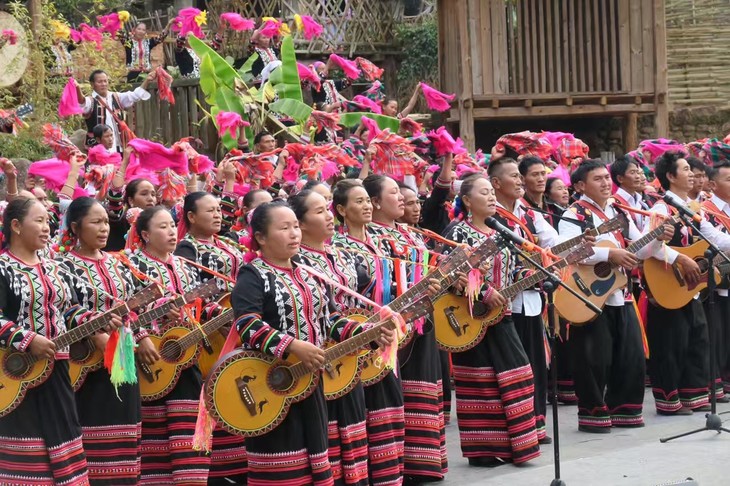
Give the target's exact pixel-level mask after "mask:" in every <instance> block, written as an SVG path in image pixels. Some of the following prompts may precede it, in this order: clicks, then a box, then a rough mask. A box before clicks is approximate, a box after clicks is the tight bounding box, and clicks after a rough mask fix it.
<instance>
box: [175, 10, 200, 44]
mask: <svg viewBox="0 0 730 486" xmlns="http://www.w3.org/2000/svg"><path fill="white" fill-rule="evenodd" d="M201 13H202V12H201V11H200V10H199V9H197V8H193V7H188V8H184V9H182V10H180V12H178V15H177V17H175V20H174V21H173V23H172V30H174V31H176V32H179V33H180V36H181V37H187V36H188V34H193V35H194V36H195V37H197V38H198V39H202V38H203V37H205V34H204V33H203V29H201V28H200V24H198V21H197V20H196V18H198V17H199V16H200V14H201Z"/></svg>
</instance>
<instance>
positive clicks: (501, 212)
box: [497, 206, 537, 244]
mask: <svg viewBox="0 0 730 486" xmlns="http://www.w3.org/2000/svg"><path fill="white" fill-rule="evenodd" d="M497 214H499V215H500V216H502V217H503V218H504V219H506V220H507V221H508V222H512V224H511V225H509V226H512V227H513V228H514V226H515V225H517V226H519V227H520V229H521V230H522V233H523V234H524V236H525V238H527V239H528V240H529V241H530V243H535V244H537V241H536V238H535V235H533V234H532V231H530V228H529V227H528V226H527V222H525V221H523V220H522V219H521V218H518V217H517V216H515V215H514V214H512V213H511V212H509V211H507V210H506V209H504V208H501V207H499V206H497Z"/></svg>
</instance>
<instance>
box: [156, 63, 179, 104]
mask: <svg viewBox="0 0 730 486" xmlns="http://www.w3.org/2000/svg"><path fill="white" fill-rule="evenodd" d="M155 72H156V73H157V89H158V95H159V100H160V101H162V100H166V101H167V102H168V103H170V104H171V105H174V104H175V95H174V94H173V93H172V76H170V73H168V72H167V71H166V70H165V68H163V67H162V66H157V69H155Z"/></svg>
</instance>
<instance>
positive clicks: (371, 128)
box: [360, 116, 382, 145]
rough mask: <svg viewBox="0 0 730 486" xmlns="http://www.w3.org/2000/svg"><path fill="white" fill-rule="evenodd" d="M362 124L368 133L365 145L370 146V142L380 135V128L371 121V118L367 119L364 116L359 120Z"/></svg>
mask: <svg viewBox="0 0 730 486" xmlns="http://www.w3.org/2000/svg"><path fill="white" fill-rule="evenodd" d="M360 121H361V122H362V124H363V125H364V126H365V129H366V130H367V131H368V138H367V140H366V141H365V144H366V145H370V142H372V140H373V139H374V138H375V137H377V136H378V135H380V132H381V131H382V130H381V129H380V127H379V126H378V124H377V122H376V121H375V120H373V119H372V118H368V117H366V116H364V117H362V118H361V120H360Z"/></svg>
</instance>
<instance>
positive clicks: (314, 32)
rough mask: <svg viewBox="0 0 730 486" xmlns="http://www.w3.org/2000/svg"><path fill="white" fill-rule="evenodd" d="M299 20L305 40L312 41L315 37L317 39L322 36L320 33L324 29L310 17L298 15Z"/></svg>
mask: <svg viewBox="0 0 730 486" xmlns="http://www.w3.org/2000/svg"><path fill="white" fill-rule="evenodd" d="M300 18H301V20H302V26H303V29H304V38H305V39H307V40H312V39H314V38H315V37H319V36H320V35H322V32H324V28H323V27H322V26H321V25H319V24H318V23H317V22H316V21H315V20H314V19H313V18H312V17H310V16H309V15H300Z"/></svg>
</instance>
